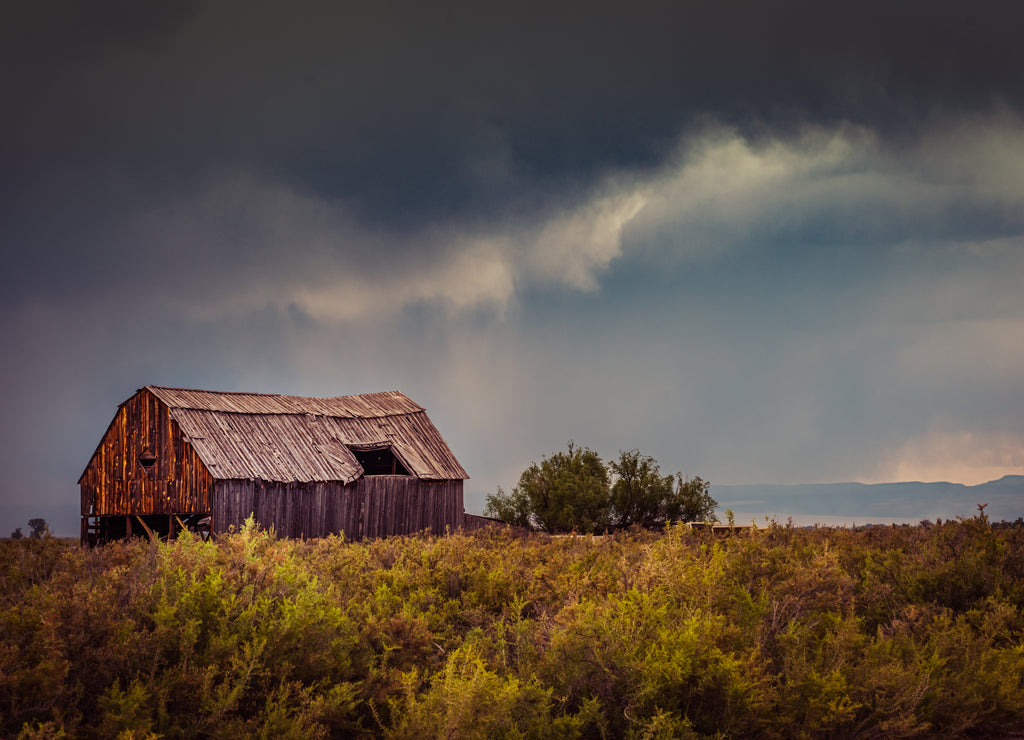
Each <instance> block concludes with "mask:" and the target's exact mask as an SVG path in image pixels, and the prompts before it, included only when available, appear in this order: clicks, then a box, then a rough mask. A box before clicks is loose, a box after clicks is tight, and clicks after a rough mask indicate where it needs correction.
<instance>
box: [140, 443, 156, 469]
mask: <svg viewBox="0 0 1024 740" xmlns="http://www.w3.org/2000/svg"><path fill="white" fill-rule="evenodd" d="M155 464H156V455H154V454H153V453H152V451H150V449H149V448H148V447H147V448H146V449H144V450H143V451H142V454H141V455H139V465H141V466H142V467H144V468H145V469H146V470H149V469H150V468H152V467H153V465H155Z"/></svg>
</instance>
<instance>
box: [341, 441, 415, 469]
mask: <svg viewBox="0 0 1024 740" xmlns="http://www.w3.org/2000/svg"><path fill="white" fill-rule="evenodd" d="M352 454H353V455H355V456H356V460H358V461H359V464H360V465H362V466H363V473H364V474H365V475H409V471H408V470H406V469H405V466H404V465H402V462H401V460H399V459H398V458H397V457H395V453H394V452H392V451H391V448H390V447H385V448H383V449H380V450H352Z"/></svg>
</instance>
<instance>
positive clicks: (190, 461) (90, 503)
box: [79, 390, 213, 516]
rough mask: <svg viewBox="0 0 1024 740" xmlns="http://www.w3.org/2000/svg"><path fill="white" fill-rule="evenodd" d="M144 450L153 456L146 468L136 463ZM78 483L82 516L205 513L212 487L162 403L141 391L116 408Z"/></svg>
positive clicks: (203, 469) (206, 472) (203, 468)
mask: <svg viewBox="0 0 1024 740" xmlns="http://www.w3.org/2000/svg"><path fill="white" fill-rule="evenodd" d="M146 448H149V450H150V451H152V452H153V453H154V454H155V455H156V462H155V463H154V464H153V466H152V467H151V468H150V469H149V470H146V468H144V467H143V466H142V464H141V463H139V455H140V454H141V453H142V451H143V450H145V449H146ZM79 483H80V484H81V489H82V516H108V515H127V514H193V513H194V514H199V513H205V512H208V511H209V510H210V491H211V490H212V488H213V478H212V477H211V476H210V474H209V472H208V471H207V469H206V467H205V466H204V465H203V464H202V462H201V461H200V460H199V457H198V456H197V455H196V453H195V451H194V450H193V449H192V447H191V445H189V444H188V441H187V440H186V439H185V437H184V435H183V434H182V432H181V430H180V429H179V428H178V424H177V423H176V422H175V421H174V420H173V419H171V417H170V414H169V413H168V409H167V407H166V406H165V405H164V404H163V403H161V402H160V400H159V399H157V398H156V396H154V395H153V394H152V393H150V392H149V391H146V390H143V391H140V392H139V393H136V394H135V395H134V396H132V397H131V398H129V399H128V400H127V401H125V402H124V403H123V404H122V405H121V407H120V408H119V409H118V410H117V415H116V416H115V417H114V420H113V421H112V422H111V424H110V427H109V428H108V429H107V432H106V434H104V435H103V439H102V441H101V442H100V445H99V447H98V448H97V449H96V452H95V454H94V455H93V457H92V460H90V461H89V466H88V467H87V468H86V470H85V472H84V473H83V474H82V478H81V479H80V481H79Z"/></svg>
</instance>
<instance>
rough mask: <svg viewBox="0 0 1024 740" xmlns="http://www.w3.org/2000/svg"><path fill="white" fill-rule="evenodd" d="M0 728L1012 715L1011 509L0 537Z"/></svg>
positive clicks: (76, 732)
mask: <svg viewBox="0 0 1024 740" xmlns="http://www.w3.org/2000/svg"><path fill="white" fill-rule="evenodd" d="M0 585H2V590H0V594H2V595H0V600H2V602H0V735H3V736H5V737H6V736H10V737H17V736H19V733H20V734H21V736H22V737H58V736H63V735H66V736H67V737H83V738H90V737H96V738H113V737H122V738H144V737H166V738H179V737H225V738H236V739H237V738H240V737H248V736H258V737H296V738H300V737H301V738H309V737H317V736H321V737H330V736H333V737H361V736H365V737H374V736H382V737H410V738H411V737H415V738H431V737H441V736H444V737H453V738H455V737H457V738H473V737H479V738H485V737H487V738H489V737H558V738H562V737H635V738H660V737H666V738H667V737H909V736H915V735H946V736H964V735H972V734H973V735H992V734H1001V735H1004V736H1005V735H1010V734H1013V733H1019V732H1024V639H1022V637H1024V621H1022V606H1024V528H1021V527H995V526H992V525H991V524H990V523H989V522H988V521H987V519H986V518H985V517H984V516H979V517H976V518H973V519H969V520H966V521H957V522H946V523H943V524H939V525H932V526H922V527H901V528H896V527H876V528H870V529H864V530H845V529H843V530H832V529H816V530H801V529H793V528H787V527H782V526H777V525H772V526H769V527H764V528H761V529H756V530H752V531H750V532H747V533H741V534H734V535H731V536H728V537H721V536H717V537H716V536H715V535H712V534H710V533H693V532H690V531H689V530H688V529H687V528H686V527H683V526H670V527H667V528H666V529H665V530H663V531H661V532H646V531H629V532H621V533H619V534H616V535H614V536H606V537H589V536H587V537H559V538H551V537H547V536H541V535H517V534H514V533H512V532H509V531H489V532H483V533H479V534H474V535H471V536H464V535H453V536H439V537H421V538H395V539H387V540H379V541H373V542H366V543H350V542H346V541H344V540H343V539H339V538H328V539H324V540H315V541H305V542H302V541H287V540H276V539H274V538H272V537H270V536H269V535H268V534H267V533H265V532H261V531H258V530H256V529H254V528H247V529H245V530H243V531H242V532H240V533H236V534H233V535H229V536H226V537H222V538H221V539H220V540H219V541H218V542H217V543H205V542H202V541H199V540H197V539H194V538H189V537H185V538H183V539H180V540H177V541H174V542H171V543H151V542H148V541H133V542H129V543H115V544H112V545H108V546H105V547H103V548H99V549H96V550H82V549H79V548H78V547H77V546H74V545H69V544H68V543H67V542H61V541H58V540H53V539H42V540H22V541H10V540H8V541H4V542H3V543H2V544H0Z"/></svg>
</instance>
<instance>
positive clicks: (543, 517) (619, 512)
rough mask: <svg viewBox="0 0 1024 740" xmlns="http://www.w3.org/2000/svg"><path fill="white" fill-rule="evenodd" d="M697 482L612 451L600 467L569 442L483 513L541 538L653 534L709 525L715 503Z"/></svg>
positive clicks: (634, 453) (636, 455) (635, 454)
mask: <svg viewBox="0 0 1024 740" xmlns="http://www.w3.org/2000/svg"><path fill="white" fill-rule="evenodd" d="M710 487H711V486H710V484H709V483H708V482H707V481H704V480H702V479H700V478H693V479H689V478H683V476H682V474H681V473H677V474H676V475H675V476H671V475H662V474H661V470H660V468H659V467H658V463H657V462H655V460H654V458H652V457H649V456H647V455H642V454H641V453H640V451H639V450H629V451H624V452H621V453H619V459H618V460H617V461H612V462H610V463H608V464H607V465H606V464H605V463H604V462H603V461H602V460H601V458H600V457H599V456H598V455H597V453H596V452H594V451H593V450H590V449H587V448H586V447H583V448H580V447H576V446H575V445H574V444H573V443H572V442H570V443H569V448H568V451H567V452H557V453H555V454H554V455H552V456H551V457H545V458H543V459H542V460H541V462H540V464H539V465H538V464H537V463H533V464H532V465H530V467H529V468H527V469H526V470H525V471H523V474H522V476H520V478H519V483H518V485H516V487H515V488H513V489H512V491H511V492H510V493H506V492H505V491H504V490H503V489H502V488H501V487H499V488H498V490H497V492H496V493H494V494H488V496H487V502H486V508H485V509H484V513H485V514H487V515H489V516H493V517H495V518H497V519H500V520H502V521H504V522H507V523H508V524H512V525H515V526H518V527H525V528H528V529H537V530H541V531H544V532H551V533H556V532H580V533H583V534H590V533H593V534H600V533H601V532H605V531H609V530H613V529H626V528H628V527H631V526H641V527H647V528H661V527H663V526H664V525H665V524H667V523H669V522H678V521H682V522H699V521H715V520H716V517H715V507H716V506H717V505H718V504H717V502H716V501H715V500H714V499H713V498H712V497H711V494H710Z"/></svg>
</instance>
